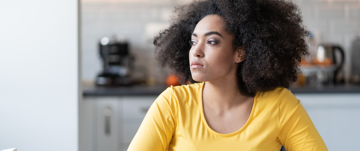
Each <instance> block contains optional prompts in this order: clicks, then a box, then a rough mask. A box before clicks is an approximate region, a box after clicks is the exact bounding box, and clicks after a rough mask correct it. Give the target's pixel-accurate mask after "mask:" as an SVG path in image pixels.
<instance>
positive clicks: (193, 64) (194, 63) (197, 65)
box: [190, 60, 204, 68]
mask: <svg viewBox="0 0 360 151" xmlns="http://www.w3.org/2000/svg"><path fill="white" fill-rule="evenodd" d="M190 66H191V68H202V67H204V65H203V64H202V63H201V62H200V61H196V60H195V61H192V62H191V65H190Z"/></svg>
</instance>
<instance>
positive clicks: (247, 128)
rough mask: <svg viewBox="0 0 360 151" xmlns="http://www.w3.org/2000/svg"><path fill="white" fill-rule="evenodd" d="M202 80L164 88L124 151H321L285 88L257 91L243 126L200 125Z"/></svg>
mask: <svg viewBox="0 0 360 151" xmlns="http://www.w3.org/2000/svg"><path fill="white" fill-rule="evenodd" d="M203 86H204V83H203V82H202V83H196V84H190V85H183V86H176V87H169V88H168V89H166V90H165V91H164V92H163V93H162V94H161V95H160V96H159V97H158V98H157V99H156V100H155V102H154V103H153V104H152V106H151V107H150V109H149V111H148V113H147V114H146V116H145V118H144V120H143V122H142V124H141V126H140V128H139V130H138V131H137V133H136V135H135V137H134V138H133V140H132V142H131V144H130V146H129V148H128V150H129V151H166V150H169V151H240V150H242V151H278V150H280V147H281V146H282V145H283V146H285V148H286V149H287V150H288V151H325V150H327V148H326V146H325V143H324V141H323V140H322V138H321V137H320V135H319V133H318V132H317V130H316V128H315V126H314V124H313V123H312V121H311V119H310V117H309V116H308V114H307V113H306V111H305V109H304V108H303V106H302V105H301V104H300V101H299V100H298V99H296V97H295V96H294V95H293V94H292V93H291V92H290V91H289V90H288V89H286V88H277V89H275V90H272V91H267V92H262V93H257V94H256V95H255V98H254V103H253V108H252V111H251V114H250V117H249V119H248V121H247V122H246V124H245V125H244V126H243V127H242V128H241V129H239V130H237V131H236V132H233V133H230V134H221V133H218V132H216V131H214V130H212V129H211V128H210V127H209V126H208V124H207V123H206V120H205V117H204V112H203V104H202V89H203Z"/></svg>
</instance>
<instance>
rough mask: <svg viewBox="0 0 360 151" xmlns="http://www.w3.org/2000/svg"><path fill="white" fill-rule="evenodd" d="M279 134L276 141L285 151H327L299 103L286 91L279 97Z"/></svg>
mask: <svg viewBox="0 0 360 151" xmlns="http://www.w3.org/2000/svg"><path fill="white" fill-rule="evenodd" d="M279 99H282V100H280V103H279V112H280V121H279V126H280V132H279V136H278V139H279V140H280V142H281V144H282V145H283V146H284V147H285V149H286V150H287V151H304V150H306V151H327V150H328V149H327V148H326V145H325V143H324V141H323V140H322V138H321V136H320V134H319V133H318V131H317V130H316V128H315V126H314V124H313V122H312V121H311V119H310V117H309V115H308V114H307V113H306V111H305V109H304V107H303V106H302V105H301V103H300V101H299V100H298V99H297V98H296V97H295V96H294V95H293V94H292V93H291V92H290V91H289V90H287V89H285V90H284V91H283V92H282V95H281V96H280V97H279Z"/></svg>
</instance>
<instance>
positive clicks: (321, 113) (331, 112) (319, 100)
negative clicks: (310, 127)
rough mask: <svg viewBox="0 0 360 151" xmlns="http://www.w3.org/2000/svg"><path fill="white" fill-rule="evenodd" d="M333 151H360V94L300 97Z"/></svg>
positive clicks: (304, 95)
mask: <svg viewBox="0 0 360 151" xmlns="http://www.w3.org/2000/svg"><path fill="white" fill-rule="evenodd" d="M295 96H296V97H297V98H298V99H299V100H300V102H301V104H302V105H303V106H304V108H305V109H306V112H307V113H308V114H309V116H310V118H311V120H312V121H313V123H314V125H315V127H316V129H317V130H318V132H319V133H320V135H321V137H322V138H323V140H324V142H325V144H326V146H327V147H328V149H329V150H358V149H359V148H360V144H359V140H360V131H359V127H360V117H359V116H360V94H296V95H295Z"/></svg>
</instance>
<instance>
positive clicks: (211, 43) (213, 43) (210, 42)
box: [207, 40, 218, 45]
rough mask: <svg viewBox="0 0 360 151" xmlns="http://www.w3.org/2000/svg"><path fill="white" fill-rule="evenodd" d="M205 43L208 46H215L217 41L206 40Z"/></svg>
mask: <svg viewBox="0 0 360 151" xmlns="http://www.w3.org/2000/svg"><path fill="white" fill-rule="evenodd" d="M207 43H208V44H210V45H216V44H217V43H218V42H217V40H208V41H207Z"/></svg>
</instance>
